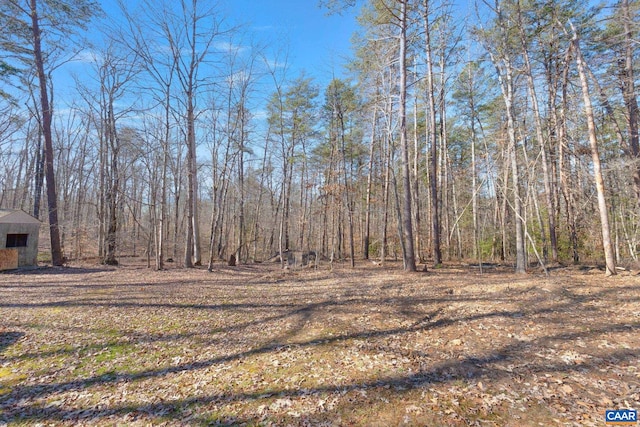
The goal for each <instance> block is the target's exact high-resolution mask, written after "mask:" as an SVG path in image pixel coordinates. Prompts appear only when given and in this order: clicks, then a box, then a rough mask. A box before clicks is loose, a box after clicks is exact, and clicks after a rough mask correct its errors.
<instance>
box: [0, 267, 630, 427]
mask: <svg viewBox="0 0 640 427" xmlns="http://www.w3.org/2000/svg"><path fill="white" fill-rule="evenodd" d="M129 263H130V265H126V266H120V267H116V268H111V267H110V268H105V267H102V266H98V265H82V266H71V267H67V268H51V267H48V268H40V269H37V270H33V271H23V272H12V273H4V274H0V426H4V425H35V424H40V425H69V426H71V425H74V426H75V425H149V424H152V425H251V426H254V425H265V426H268V425H277V426H280V425H282V426H285V425H294V426H297V425H326V426H330V425H342V426H376V425H377V426H388V425H403V424H406V425H411V426H420V425H424V426H440V425H441V426H463V425H478V426H492V425H494V426H529V425H531V426H538V425H541V426H549V425H562V426H567V425H569V426H572V425H575V426H603V425H605V420H604V411H605V410H606V409H621V408H635V409H639V407H640V363H639V362H640V361H639V359H640V330H639V328H638V327H639V325H640V276H636V275H631V274H622V275H619V276H616V277H612V278H605V277H604V274H603V273H602V272H601V271H593V270H590V269H580V268H559V269H555V270H553V271H551V272H550V276H549V277H546V276H545V275H544V274H542V273H540V272H538V271H536V272H534V273H531V274H527V275H522V276H519V275H514V274H512V273H511V272H510V269H506V268H500V267H492V268H487V269H485V270H484V272H483V274H480V272H479V269H478V268H477V267H473V266H464V265H458V266H454V265H451V266H446V267H445V268H442V269H438V270H431V271H430V272H428V273H413V274H409V273H404V272H402V271H401V267H400V266H399V265H397V264H395V265H389V266H386V267H384V268H383V267H379V266H374V265H372V264H371V263H368V262H366V263H365V262H364V261H363V262H360V263H359V266H357V267H356V268H355V269H351V268H349V267H348V266H346V265H345V266H337V267H336V266H334V268H333V270H330V269H329V266H321V267H320V268H319V269H317V270H315V269H299V270H291V271H282V270H280V269H279V268H278V266H277V265H267V264H259V265H258V264H256V265H250V266H238V267H226V266H220V267H219V268H217V269H216V270H215V271H214V272H212V273H209V272H207V271H206V270H204V269H193V270H184V269H179V268H173V269H169V270H166V271H160V272H156V271H153V270H150V269H147V268H146V267H145V266H144V265H143V264H142V262H138V261H135V260H131V261H129Z"/></svg>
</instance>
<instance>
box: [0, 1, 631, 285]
mask: <svg viewBox="0 0 640 427" xmlns="http://www.w3.org/2000/svg"><path fill="white" fill-rule="evenodd" d="M152 3H153V4H147V3H145V2H144V1H143V2H141V3H140V5H138V7H135V5H134V4H130V5H125V4H122V5H120V9H118V12H117V13H115V12H114V11H113V10H112V13H111V16H105V15H103V14H101V13H100V9H101V8H100V4H97V3H94V2H92V1H89V0H73V1H71V0H69V1H61V2H48V1H44V0H29V1H28V2H27V1H18V0H8V1H3V2H2V3H1V5H2V6H1V11H2V14H1V15H0V21H1V22H2V27H3V28H9V29H11V31H6V32H3V34H2V36H1V37H2V44H1V48H0V52H1V53H2V56H0V66H1V73H0V78H1V79H2V82H3V89H2V90H0V108H1V109H2V115H1V117H2V121H1V126H0V162H1V164H0V191H1V193H0V207H1V208H10V209H23V210H25V211H27V212H29V213H32V214H33V215H34V216H36V217H38V218H40V219H42V220H43V221H44V225H43V230H44V231H45V232H44V233H43V236H42V239H41V243H42V248H41V249H42V251H43V253H44V252H45V251H49V252H50V255H46V256H45V255H44V254H43V255H42V257H41V261H42V262H50V263H52V264H53V265H62V264H64V263H65V261H67V260H81V259H84V258H87V257H88V258H92V257H95V256H98V257H99V258H100V259H101V260H102V262H103V263H104V264H107V265H109V264H110V265H115V264H117V263H118V262H121V260H122V258H123V257H128V256H139V255H142V256H146V257H148V259H149V264H150V266H152V267H154V268H155V269H158V270H159V269H163V268H166V265H165V264H166V263H167V260H170V261H174V262H175V263H178V264H180V265H183V266H186V267H191V266H198V265H209V266H213V264H214V263H215V262H216V261H218V260H225V261H229V260H231V258H233V261H235V262H237V263H238V264H245V263H252V262H255V261H265V260H268V259H270V258H272V257H273V256H274V255H277V254H278V253H284V252H285V251H287V250H290V251H293V250H296V251H305V252H314V253H315V254H317V255H318V256H319V257H321V258H322V259H329V260H332V261H336V262H338V261H349V262H351V263H352V265H353V264H357V263H358V262H359V260H362V259H371V260H377V261H379V262H383V263H384V262H385V261H387V260H395V259H401V260H402V261H403V264H402V266H403V268H404V269H405V270H408V271H413V270H415V269H416V265H417V264H420V263H426V264H427V265H428V266H429V268H431V267H433V266H438V265H440V264H441V263H442V262H446V261H460V260H467V261H473V262H476V263H478V262H483V261H484V262H487V261H489V262H494V263H503V264H504V263H511V264H513V265H514V268H515V270H516V271H517V272H520V273H523V272H525V271H526V270H527V269H529V268H531V266H534V267H535V268H537V266H541V265H542V266H545V267H556V266H558V265H561V264H562V265H569V264H574V263H575V264H577V263H580V262H582V263H598V264H603V265H605V272H606V274H608V275H612V274H615V273H616V272H617V271H618V266H620V265H622V266H624V267H629V266H633V265H634V263H637V262H638V251H639V248H640V148H639V142H638V141H639V138H638V120H639V115H638V105H637V89H636V87H637V84H636V83H637V75H638V73H637V68H638V60H637V50H638V43H637V40H638V33H639V28H640V25H639V23H638V19H639V18H638V2H634V1H628V0H620V1H615V2H605V3H604V4H602V5H599V6H595V5H594V6H593V7H592V6H591V5H587V4H585V3H584V2H582V1H545V2H541V1H533V0H527V1H524V0H518V1H516V0H504V1H503V0H497V1H494V2H490V1H484V2H483V1H478V2H475V3H469V5H470V7H469V8H467V9H468V11H469V12H468V14H467V16H463V15H461V13H462V12H460V11H461V10H462V9H460V8H458V7H457V5H456V4H455V3H453V2H447V1H438V2H433V1H426V0H425V1H415V0H413V1H408V0H406V1H389V0H371V1H359V2H354V1H348V0H345V1H337V0H333V1H325V2H321V3H323V5H324V6H326V7H327V10H328V11H331V12H333V13H339V12H340V11H341V10H344V8H348V7H358V8H359V10H360V12H359V15H358V23H359V25H360V28H359V30H358V32H357V33H356V34H355V35H354V36H353V57H352V58H350V59H349V61H347V62H346V64H345V69H344V70H343V72H342V73H341V74H340V75H341V77H339V78H337V77H336V78H334V79H332V80H331V81H328V82H323V83H319V80H318V79H317V78H316V77H315V76H313V75H311V74H308V73H304V72H301V73H299V74H294V73H293V72H292V71H291V64H289V63H288V60H287V55H286V54H285V53H284V52H286V49H284V48H283V49H280V47H281V45H278V43H270V44H264V45H261V44H260V43H253V44H252V42H251V40H252V38H251V37H250V35H249V34H248V33H249V31H245V30H246V27H245V30H241V28H242V27H235V26H230V25H228V24H227V23H225V20H224V16H221V13H220V12H219V11H218V10H217V9H211V8H210V5H206V4H204V3H206V2H200V1H192V2H186V1H182V2H177V3H176V2H160V3H157V2H152ZM69 5H72V7H67V6H69ZM178 6H180V7H178ZM471 6H473V7H471ZM40 27H42V29H41V28H40ZM89 27H91V31H88V28H89ZM65 67H72V68H71V69H72V70H75V71H73V72H70V71H65V70H68V68H65ZM73 67H75V68H73ZM62 76H66V77H65V78H66V80H63V77H62ZM70 76H71V77H74V78H73V79H71V78H70ZM71 80H72V81H71ZM63 84H64V85H63ZM62 86H63V87H64V89H57V88H59V87H62ZM282 258H283V259H284V257H282ZM282 267H284V263H283V265H282Z"/></svg>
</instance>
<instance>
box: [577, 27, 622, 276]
mask: <svg viewBox="0 0 640 427" xmlns="http://www.w3.org/2000/svg"><path fill="white" fill-rule="evenodd" d="M572 47H573V50H574V53H575V55H576V63H577V66H578V74H579V76H580V85H581V87H582V97H583V100H584V111H585V114H586V116H587V127H588V130H589V144H590V146H591V158H592V159H593V175H594V179H595V182H596V191H597V193H598V210H599V211H600V225H601V227H602V246H603V249H604V257H605V263H606V270H605V274H606V275H607V276H612V275H615V274H616V262H615V255H614V252H613V246H612V244H611V232H610V228H609V213H608V210H607V200H606V197H605V187H604V179H603V177H602V167H601V165H600V153H599V152H598V137H597V134H596V124H595V119H594V115H593V107H592V106H591V97H590V95H589V83H588V82H587V75H586V72H585V68H586V67H585V64H584V58H583V57H582V52H581V50H580V40H579V38H578V35H577V34H576V32H575V30H574V31H573V39H572Z"/></svg>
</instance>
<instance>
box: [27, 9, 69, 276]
mask: <svg viewBox="0 0 640 427" xmlns="http://www.w3.org/2000/svg"><path fill="white" fill-rule="evenodd" d="M30 9H31V10H30V12H31V33H32V36H33V54H34V59H35V66H36V73H37V74H38V81H39V87H40V105H41V113H42V133H43V137H44V159H45V161H44V163H45V168H44V169H45V176H46V179H47V204H48V209H49V237H50V240H51V263H52V264H53V265H55V266H60V265H62V264H63V262H64V260H63V255H62V245H61V242H60V229H59V225H58V194H57V191H56V178H55V170H54V166H53V158H54V156H53V138H52V132H51V122H52V116H53V112H52V110H51V106H50V105H49V94H48V93H47V75H46V73H45V71H44V59H43V57H42V41H41V33H40V19H39V16H38V4H37V1H36V0H30Z"/></svg>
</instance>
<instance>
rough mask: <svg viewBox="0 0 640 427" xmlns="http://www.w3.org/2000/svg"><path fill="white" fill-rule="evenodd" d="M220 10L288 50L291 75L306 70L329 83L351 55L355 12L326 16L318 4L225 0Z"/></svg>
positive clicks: (304, 0) (288, 0) (285, 0)
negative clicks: (222, 8)
mask: <svg viewBox="0 0 640 427" xmlns="http://www.w3.org/2000/svg"><path fill="white" fill-rule="evenodd" d="M223 7H224V9H225V10H226V11H228V13H227V15H228V17H229V20H230V21H232V22H238V23H246V24H247V25H248V31H249V33H251V34H254V35H255V36H256V37H257V38H263V37H264V40H269V41H272V42H273V43H276V44H278V45H279V46H280V47H282V48H283V49H286V48H287V47H288V49H289V54H290V57H289V63H290V65H291V67H292V71H293V74H294V75H296V74H298V73H299V72H300V71H301V70H305V71H306V72H307V74H309V75H311V76H313V77H316V78H317V79H318V80H319V82H320V81H325V80H326V81H328V80H329V79H330V78H331V75H332V72H333V71H335V72H336V74H338V75H339V74H340V65H341V64H343V63H344V58H345V57H347V56H349V55H350V39H351V35H352V34H353V32H354V31H355V30H356V28H357V26H356V19H355V17H356V15H357V12H358V9H357V8H352V9H351V10H349V11H347V12H345V13H343V14H342V15H337V14H334V15H327V10H326V9H325V8H321V7H320V6H319V5H318V1H317V0H225V3H224V6H223Z"/></svg>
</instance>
